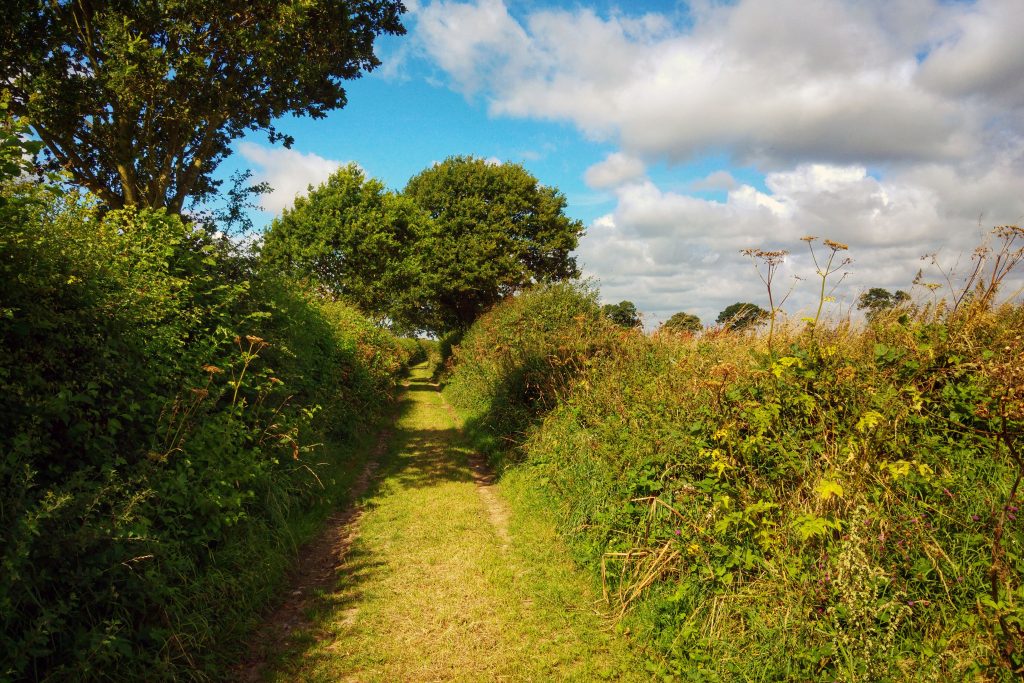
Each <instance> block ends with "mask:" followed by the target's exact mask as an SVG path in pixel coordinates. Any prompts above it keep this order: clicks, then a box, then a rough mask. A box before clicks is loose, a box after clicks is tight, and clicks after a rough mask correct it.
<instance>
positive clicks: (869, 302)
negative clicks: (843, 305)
mask: <svg viewBox="0 0 1024 683" xmlns="http://www.w3.org/2000/svg"><path fill="white" fill-rule="evenodd" d="M908 301H910V295H909V294H907V293H906V292H904V291H903V290H902V289H898V290H896V291H895V292H890V291H889V290H888V289H883V288H882V287H872V288H871V289H869V290H868V291H866V292H864V293H862V294H861V295H860V298H858V299H857V308H858V309H859V310H862V311H865V313H866V315H867V317H868V320H874V319H875V318H876V317H878V315H879V314H880V313H882V312H884V311H888V310H889V309H891V308H895V307H896V306H898V305H900V304H903V303H906V302H908Z"/></svg>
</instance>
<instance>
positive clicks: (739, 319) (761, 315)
mask: <svg viewBox="0 0 1024 683" xmlns="http://www.w3.org/2000/svg"><path fill="white" fill-rule="evenodd" d="M768 315H769V312H768V311H766V310H764V309H763V308H761V307H760V306H758V305H757V304H751V303H744V302H742V301H737V302H736V303H734V304H729V305H728V306H726V307H725V308H724V309H722V312H721V313H719V314H718V317H717V318H716V319H715V322H716V323H718V324H719V325H724V326H725V327H726V329H729V330H745V329H747V328H748V327H754V326H755V325H758V324H759V323H761V322H763V321H764V320H765V319H767V318H768Z"/></svg>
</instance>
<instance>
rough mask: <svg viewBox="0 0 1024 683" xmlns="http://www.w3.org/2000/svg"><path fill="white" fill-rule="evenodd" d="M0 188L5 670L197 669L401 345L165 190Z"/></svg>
mask: <svg viewBox="0 0 1024 683" xmlns="http://www.w3.org/2000/svg"><path fill="white" fill-rule="evenodd" d="M2 194H3V199H4V201H3V202H0V221H2V223H3V225H4V229H3V230H2V231H0V286H2V290H3V296H2V297H0V302H2V303H0V306H2V309H0V453H2V459H0V500H2V503H0V566H2V571H0V625H2V626H0V678H2V679H10V678H15V679H19V678H32V679H41V680H79V679H104V680H158V679H171V678H188V677H199V676H202V675H204V673H205V672H208V671H209V670H210V669H211V667H215V666H216V664H217V663H218V661H219V660H218V656H220V655H222V654H223V649H224V648H225V647H228V646H230V644H231V642H232V641H231V638H230V637H228V633H227V632H228V631H229V630H231V629H237V628H239V625H240V624H241V623H243V622H244V620H245V619H246V618H247V616H250V617H251V614H252V612H253V611H254V610H256V609H258V608H259V607H260V605H261V604H262V601H265V600H266V599H267V595H268V591H270V590H271V589H272V588H273V585H274V577H275V576H280V573H281V572H282V571H283V566H284V564H285V560H286V558H287V556H288V553H289V552H290V550H289V549H290V547H292V545H293V543H294V541H293V540H290V528H289V525H290V523H291V521H292V520H293V518H294V516H295V515H296V514H298V512H299V511H301V510H302V509H304V508H308V507H309V506H311V505H315V504H317V503H318V501H319V500H320V499H321V498H323V497H324V496H326V495H329V493H330V491H329V488H330V487H329V481H327V478H326V476H325V475H326V473H327V472H328V471H329V470H330V466H324V465H322V464H321V463H324V462H325V460H327V461H329V460H330V459H331V457H332V456H333V457H337V454H336V453H334V452H327V453H326V454H325V453H323V452H320V451H311V446H312V445H313V444H315V443H317V442H320V441H323V440H324V439H325V438H327V437H330V439H331V443H337V441H338V439H340V438H344V437H347V436H350V435H352V434H353V433H354V432H355V431H356V430H357V429H359V428H361V427H362V428H365V426H366V425H367V424H368V420H371V419H372V418H373V416H374V415H375V414H379V413H380V411H381V409H382V408H383V407H384V406H386V405H387V403H388V399H389V394H390V392H391V391H392V389H393V387H394V384H395V377H396V374H397V373H398V372H399V370H400V368H401V365H402V362H403V359H404V358H405V355H406V354H405V352H404V351H403V350H402V349H401V348H400V346H399V344H398V342H397V341H396V340H394V339H393V338H392V337H391V336H390V335H389V334H388V333H385V332H382V331H380V330H378V329H377V328H376V327H375V326H373V325H372V324H371V323H370V322H368V321H366V320H365V319H363V318H362V316H361V315H360V314H359V313H357V312H356V311H354V310H352V309H350V308H347V307H345V306H343V305H341V304H336V303H327V304H321V303H319V302H318V301H317V300H316V299H315V298H314V297H311V296H310V295H309V294H307V293H306V292H303V291H301V290H299V289H297V288H296V287H295V286H294V285H291V284H289V283H287V282H285V281H282V280H279V279H277V278H275V277H273V276H268V275H261V274H258V273H255V272H253V271H252V270H251V263H250V262H249V261H248V260H247V259H246V258H244V257H242V256H238V255H235V254H233V253H232V252H231V250H230V249H229V245H226V244H224V243H222V242H219V241H217V240H215V239H213V238H211V237H210V235H209V234H208V233H206V232H204V231H202V230H200V229H198V228H196V227H194V226H190V225H187V224H185V223H183V222H182V220H181V219H180V218H178V217H177V216H173V215H170V214H167V213H165V212H164V211H163V210H157V211H154V210H136V209H125V210H121V211H111V212H106V213H102V212H100V211H98V210H97V208H96V202H95V201H94V200H92V199H90V198H88V197H86V196H83V195H79V194H77V193H69V194H64V193H61V192H60V191H58V190H56V189H54V188H52V187H48V186H41V185H35V184H21V185H18V184H11V183H8V184H6V185H5V186H4V190H3V193H2ZM318 472H319V475H320V476H319V477H318ZM320 477H323V479H324V480H323V481H321V478H320ZM325 486H327V488H325ZM235 637H236V638H237V634H236V635H235Z"/></svg>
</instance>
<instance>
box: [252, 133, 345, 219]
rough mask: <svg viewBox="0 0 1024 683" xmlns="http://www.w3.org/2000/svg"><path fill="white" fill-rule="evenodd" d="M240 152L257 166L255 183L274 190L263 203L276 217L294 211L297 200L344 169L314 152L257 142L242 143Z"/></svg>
mask: <svg viewBox="0 0 1024 683" xmlns="http://www.w3.org/2000/svg"><path fill="white" fill-rule="evenodd" d="M238 152H239V154H241V155H242V157H243V158H245V160H246V161H248V162H250V163H251V164H253V165H254V166H255V169H254V179H255V180H256V181H257V182H262V181H265V182H267V183H269V184H270V187H271V188H273V192H271V193H269V194H265V195H263V197H262V198H261V199H260V203H261V204H262V206H263V209H264V210H265V211H270V212H272V213H275V214H279V213H281V211H283V210H284V209H286V208H288V207H290V206H291V205H292V203H293V202H294V201H295V197H296V196H301V195H305V194H306V192H307V191H308V189H309V186H310V185H313V186H314V187H315V186H317V185H319V184H321V183H323V182H324V181H326V180H327V178H328V177H330V175H331V174H332V173H334V172H335V171H336V170H338V169H339V168H340V167H341V165H342V164H341V162H339V161H334V160H332V159H325V158H323V157H322V156H319V155H317V154H313V153H312V152H306V153H303V152H299V151H298V150H294V149H286V148H283V147H264V146H262V145H257V144H256V143H253V142H242V143H240V144H239V145H238Z"/></svg>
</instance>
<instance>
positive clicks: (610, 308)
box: [601, 301, 640, 329]
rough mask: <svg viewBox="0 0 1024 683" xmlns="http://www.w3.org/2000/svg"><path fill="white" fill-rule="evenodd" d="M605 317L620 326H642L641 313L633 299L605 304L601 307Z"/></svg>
mask: <svg viewBox="0 0 1024 683" xmlns="http://www.w3.org/2000/svg"><path fill="white" fill-rule="evenodd" d="M601 312H602V313H604V315H605V317H607V318H608V319H609V320H611V321H612V322H613V323H615V324H616V325H618V326H620V327H625V328H627V329H633V328H634V327H639V326H640V314H639V313H638V312H637V310H636V304H634V303H633V302H632V301H620V302H619V303H617V304H605V305H604V306H602V307H601Z"/></svg>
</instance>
